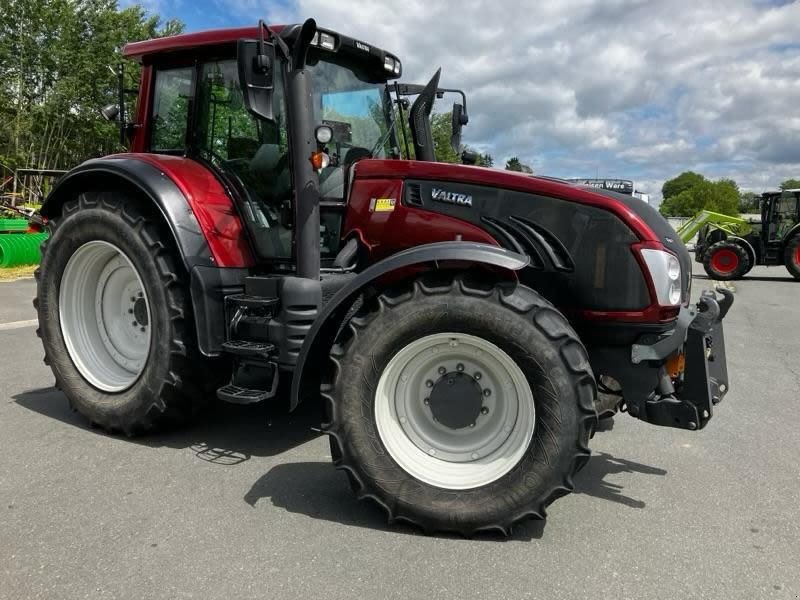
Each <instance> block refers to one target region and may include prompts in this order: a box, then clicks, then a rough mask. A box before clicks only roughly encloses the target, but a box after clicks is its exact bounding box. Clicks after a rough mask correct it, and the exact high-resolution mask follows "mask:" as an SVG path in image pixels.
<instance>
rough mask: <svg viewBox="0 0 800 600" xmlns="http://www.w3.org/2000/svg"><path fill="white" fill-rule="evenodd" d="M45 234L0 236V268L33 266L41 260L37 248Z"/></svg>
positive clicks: (9, 234)
mask: <svg viewBox="0 0 800 600" xmlns="http://www.w3.org/2000/svg"><path fill="white" fill-rule="evenodd" d="M45 238H47V234H46V233H27V234H26V233H6V234H0V267H17V266H20V265H35V264H38V263H39V261H40V260H41V259H42V257H41V254H40V253H39V246H40V245H41V243H42V242H43V241H44V240H45Z"/></svg>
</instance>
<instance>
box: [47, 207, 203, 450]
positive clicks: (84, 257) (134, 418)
mask: <svg viewBox="0 0 800 600" xmlns="http://www.w3.org/2000/svg"><path fill="white" fill-rule="evenodd" d="M48 228H49V232H50V237H49V239H48V240H47V241H46V242H45V243H44V244H43V245H42V262H41V266H40V268H39V269H38V270H37V272H36V279H37V282H38V285H37V298H36V299H35V300H34V306H35V307H36V308H37V311H38V314H39V329H38V332H37V333H38V334H39V336H40V337H41V338H42V343H43V345H44V350H45V363H46V364H48V365H50V368H51V369H52V371H53V374H54V375H55V379H56V384H57V385H58V386H59V387H60V388H61V390H62V391H63V392H64V394H65V395H66V396H67V398H68V399H69V402H70V404H71V406H72V407H73V408H74V409H75V410H77V411H78V412H79V413H81V414H82V415H83V416H85V417H86V418H87V419H88V420H89V421H91V422H92V423H94V424H96V425H98V426H100V427H102V428H103V429H105V430H107V431H109V432H118V431H120V432H124V433H125V434H127V435H133V434H137V433H141V432H145V431H148V430H152V429H154V428H157V427H159V426H163V425H168V424H170V425H171V424H176V423H180V422H183V421H184V420H186V419H187V418H188V417H189V416H190V415H191V413H192V409H193V406H194V401H196V400H199V399H200V398H201V396H202V386H201V385H199V384H197V383H196V373H193V367H195V366H196V363H195V361H198V360H199V357H198V355H197V353H196V351H195V349H194V348H195V347H194V343H193V339H192V327H191V306H190V303H189V300H188V298H187V294H186V289H187V288H186V278H185V274H184V271H183V268H182V265H181V264H180V262H179V260H178V257H177V251H176V250H175V248H174V247H173V245H172V244H171V243H170V242H171V238H170V237H169V233H168V231H165V228H164V227H162V226H161V224H160V222H159V221H158V220H156V219H154V218H151V217H149V216H147V215H145V214H144V213H142V212H141V211H140V210H138V209H137V208H136V203H135V199H133V198H131V197H130V196H127V195H125V194H123V193H120V192H99V191H98V192H84V193H82V194H80V195H79V196H78V197H77V198H76V199H74V200H69V201H67V202H66V203H65V204H64V207H63V213H62V215H61V217H60V218H57V219H54V220H51V221H50V222H49V224H48Z"/></svg>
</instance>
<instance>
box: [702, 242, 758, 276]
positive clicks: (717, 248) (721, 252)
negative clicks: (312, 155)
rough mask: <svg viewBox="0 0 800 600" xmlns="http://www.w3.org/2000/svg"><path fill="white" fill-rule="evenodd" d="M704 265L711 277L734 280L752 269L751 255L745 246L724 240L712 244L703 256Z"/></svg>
mask: <svg viewBox="0 0 800 600" xmlns="http://www.w3.org/2000/svg"><path fill="white" fill-rule="evenodd" d="M703 267H704V268H705V271H706V274H707V275H708V276H709V277H710V278H711V279H716V280H717V281H733V280H735V279H741V278H742V277H743V276H744V274H745V273H747V272H748V271H749V270H750V267H751V264H750V256H749V255H748V254H747V250H745V249H744V247H743V246H741V245H739V244H737V243H736V242H731V241H728V240H723V241H721V242H717V243H716V244H714V245H713V246H711V247H710V248H709V249H708V251H707V252H706V254H705V256H704V257H703Z"/></svg>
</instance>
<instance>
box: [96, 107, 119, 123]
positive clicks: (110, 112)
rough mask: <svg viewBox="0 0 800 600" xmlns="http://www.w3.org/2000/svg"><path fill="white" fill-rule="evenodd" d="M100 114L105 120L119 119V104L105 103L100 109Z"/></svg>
mask: <svg viewBox="0 0 800 600" xmlns="http://www.w3.org/2000/svg"><path fill="white" fill-rule="evenodd" d="M100 114H101V115H102V116H103V118H104V119H105V120H106V121H112V122H113V121H118V120H119V105H118V104H107V105H106V106H104V107H103V108H101V109H100Z"/></svg>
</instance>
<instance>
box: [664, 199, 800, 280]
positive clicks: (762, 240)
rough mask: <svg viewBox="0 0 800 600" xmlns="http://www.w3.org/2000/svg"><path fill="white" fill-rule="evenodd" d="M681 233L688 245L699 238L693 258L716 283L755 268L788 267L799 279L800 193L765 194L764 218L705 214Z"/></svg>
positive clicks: (762, 211) (687, 225) (686, 226)
mask: <svg viewBox="0 0 800 600" xmlns="http://www.w3.org/2000/svg"><path fill="white" fill-rule="evenodd" d="M678 235H679V236H680V238H681V239H682V240H683V242H684V243H687V242H689V241H690V240H692V238H694V236H695V235H697V242H696V245H695V260H696V261H697V262H699V263H702V264H703V268H704V269H705V271H706V273H707V274H708V276H709V277H710V278H712V279H716V280H718V281H730V280H733V279H741V278H742V277H743V276H744V275H746V274H747V273H748V272H749V271H750V269H752V268H753V267H754V266H755V265H766V266H775V265H784V266H785V267H786V269H787V270H788V271H789V273H791V274H792V276H793V277H794V278H795V279H797V280H800V189H791V190H784V191H780V192H766V193H764V194H762V196H761V219H760V220H745V219H742V218H740V217H731V216H728V215H722V214H719V213H714V212H711V211H707V210H704V211H702V212H700V213H698V214H697V215H695V217H694V218H693V219H691V220H690V221H689V222H687V223H686V224H684V225H683V226H682V227H680V228H679V229H678Z"/></svg>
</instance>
